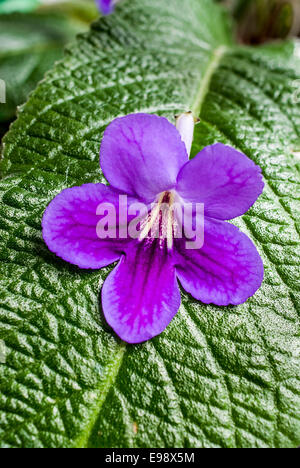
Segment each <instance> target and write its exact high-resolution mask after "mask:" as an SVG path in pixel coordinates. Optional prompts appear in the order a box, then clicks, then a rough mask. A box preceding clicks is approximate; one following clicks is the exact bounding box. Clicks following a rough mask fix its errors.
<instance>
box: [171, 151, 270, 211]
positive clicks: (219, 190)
mask: <svg viewBox="0 0 300 468" xmlns="http://www.w3.org/2000/svg"><path fill="white" fill-rule="evenodd" d="M263 187H264V183H263V180H262V175H261V169H260V167H259V166H257V165H256V164H254V162H253V161H251V159H249V158H248V157H247V156H245V155H244V154H243V153H240V152H239V151H237V150H235V149H234V148H231V147H230V146H226V145H223V144H221V143H217V144H215V145H212V146H207V147H206V148H204V149H203V150H202V151H201V152H200V153H198V154H197V156H195V158H194V159H192V160H190V161H189V162H188V163H187V164H185V166H184V167H183V168H182V169H181V171H180V173H179V175H178V184H177V191H178V193H179V194H180V195H181V196H182V197H183V198H184V199H185V200H187V201H190V202H196V203H204V207H205V214H206V216H210V217H212V218H217V219H232V218H235V217H237V216H240V215H242V214H244V213H245V212H246V211H247V210H248V209H249V208H250V206H252V205H253V203H254V202H255V200H256V199H257V198H258V197H259V195H260V194H261V193H262V191H263Z"/></svg>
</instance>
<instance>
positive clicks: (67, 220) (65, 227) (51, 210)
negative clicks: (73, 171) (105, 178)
mask: <svg viewBox="0 0 300 468" xmlns="http://www.w3.org/2000/svg"><path fill="white" fill-rule="evenodd" d="M118 201H119V192H117V191H116V190H114V189H113V188H111V187H108V186H106V185H103V184H86V185H82V186H81V187H73V188H70V189H66V190H63V191H62V192H61V193H60V194H59V195H57V196H56V197H55V198H54V200H52V201H51V203H50V205H49V206H48V207H47V209H46V211H45V213H44V217H43V221H42V227H43V237H44V240H45V242H46V244H47V245H48V247H49V249H50V250H51V251H52V252H54V253H55V254H56V255H58V256H59V257H61V258H63V259H64V260H66V261H67V262H69V263H72V264H74V265H78V266H79V267H80V268H91V269H97V268H102V267H103V266H106V265H109V264H110V263H113V262H115V261H116V260H118V259H119V258H120V256H121V254H122V251H123V244H124V243H125V242H127V241H126V240H125V239H124V240H118V239H110V238H107V239H100V238H99V237H98V235H97V231H96V228H97V223H98V222H99V220H100V219H101V218H100V217H99V215H97V214H96V211H97V208H98V206H99V204H100V203H109V204H111V205H113V206H114V207H115V208H116V213H117V214H118ZM117 219H118V218H117Z"/></svg>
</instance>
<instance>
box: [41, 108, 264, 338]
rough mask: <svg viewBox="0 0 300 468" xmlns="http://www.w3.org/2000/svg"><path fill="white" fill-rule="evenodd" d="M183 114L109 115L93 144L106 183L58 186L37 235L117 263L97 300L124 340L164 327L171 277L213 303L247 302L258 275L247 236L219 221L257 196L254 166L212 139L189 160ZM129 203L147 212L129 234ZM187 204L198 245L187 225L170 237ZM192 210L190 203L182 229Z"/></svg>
mask: <svg viewBox="0 0 300 468" xmlns="http://www.w3.org/2000/svg"><path fill="white" fill-rule="evenodd" d="M189 119H191V116H187V117H186V119H179V121H178V125H177V128H178V129H177V128H176V127H175V126H173V125H172V124H171V123H170V122H169V121H168V120H167V119H165V118H163V117H158V116H154V115H147V114H132V115H128V116H126V117H122V118H117V119H115V120H114V121H113V122H112V123H111V124H110V125H109V126H108V127H107V128H106V130H105V132H104V136H103V140H102V144H101V151H100V162H101V167H102V170H103V173H104V175H105V177H106V179H107V180H108V182H109V183H110V184H111V185H110V186H106V185H103V184H101V183H99V184H86V185H83V186H81V187H73V188H69V189H66V190H63V191H62V192H61V193H60V194H59V195H58V196H57V197H56V198H55V199H54V200H53V201H52V202H51V203H50V205H49V206H48V208H47V209H46V211H45V214H44V217H43V222H42V225H43V237H44V240H45V242H46V243H47V245H48V247H49V249H50V250H51V251H52V252H54V253H55V254H56V255H58V256H59V257H61V258H63V259H64V260H66V261H67V262H70V263H72V264H75V265H77V266H79V267H80V268H92V269H98V268H102V267H105V266H107V265H109V264H111V263H113V262H116V261H119V262H118V264H117V266H116V267H115V269H114V270H113V271H112V272H111V273H110V275H109V276H108V278H107V279H106V281H105V282H104V285H103V288H102V306H103V311H104V315H105V317H106V320H107V322H108V323H109V324H110V326H111V327H112V328H113V329H114V330H115V332H116V333H117V334H118V335H119V336H120V337H121V338H122V339H123V340H124V341H127V342H129V343H139V342H142V341H145V340H148V339H150V338H152V337H154V336H155V335H158V334H159V333H161V332H162V331H163V330H164V329H165V328H166V327H167V325H168V324H169V323H170V321H171V320H172V318H173V317H174V315H175V314H176V313H177V311H178V309H179V306H180V291H179V285H178V280H179V281H180V283H181V285H182V286H183V288H184V289H185V290H186V291H187V292H189V293H190V294H191V295H192V296H193V297H194V298H196V299H197V300H200V301H202V302H204V303H207V304H208V303H213V304H217V305H220V306H221V305H228V304H233V305H237V304H241V303H243V302H245V301H246V300H247V299H248V298H249V297H250V296H252V295H253V294H254V293H255V291H256V290H257V289H258V288H259V286H260V285H261V282H262V279H263V264H262V260H261V258H260V256H259V254H258V252H257V250H256V248H255V246H254V244H253V243H252V241H251V240H250V239H249V238H248V237H247V236H246V235H245V234H243V233H242V232H240V231H239V229H238V228H236V227H235V226H233V225H232V224H229V223H226V222H225V220H228V219H232V218H235V217H237V216H240V215H242V214H243V213H245V212H246V211H247V210H248V209H249V208H250V206H251V205H252V204H253V203H254V202H255V200H256V199H257V198H258V196H259V195H260V194H261V192H262V190H263V185H264V184H263V181H262V176H261V170H260V168H259V167H258V166H256V165H255V164H254V163H253V162H252V161H251V160H250V159H248V157H247V156H245V155H244V154H242V153H240V152H239V151H237V150H235V149H233V148H231V147H229V146H225V145H223V144H220V143H217V144H214V145H212V146H208V147H206V148H204V149H203V150H202V151H201V152H200V153H199V154H197V156H195V158H193V159H191V160H189V156H188V153H189V150H190V145H191V135H192V132H191V125H192V124H191V122H190V121H189ZM183 140H184V141H183ZM125 195H127V197H126V196H125ZM121 199H122V200H123V202H121V204H120V200H121ZM122 203H123V206H121V205H122ZM133 203H143V206H146V211H145V212H144V213H143V214H142V215H141V218H140V223H139V229H137V236H132V237H130V236H128V235H126V234H125V235H124V230H123V228H124V227H125V228H126V232H127V224H130V222H131V221H132V214H133V213H132V211H130V206H131V205H132V204H133ZM189 203H192V204H195V203H196V204H198V203H199V204H200V203H201V204H204V242H203V245H202V244H201V245H200V247H199V248H188V247H187V246H188V242H187V240H190V239H191V238H192V237H191V236H190V235H189V230H187V232H186V231H184V233H183V234H182V233H181V235H178V232H179V229H178V225H179V224H178V219H177V214H176V213H175V210H174V209H173V208H174V206H175V204H176V206H177V207H178V206H179V207H182V208H185V206H187V205H188V204H189ZM161 205H164V208H165V209H164V210H162V211H161V210H160V209H159V208H160V206H161ZM99 206H100V207H101V206H102V207H103V206H104V207H106V208H107V209H108V211H109V207H111V208H114V210H113V211H114V212H115V213H114V214H115V215H116V217H115V225H114V226H110V228H111V230H112V231H114V234H115V236H113V237H114V238H111V237H110V236H109V235H108V236H107V237H106V238H104V237H105V236H102V238H100V237H101V236H99V235H98V234H99V233H98V227H99V219H100V217H99V215H100V214H102V215H103V214H104V211H102V212H101V213H100V211H101V210H100V211H99ZM124 208H125V211H124ZM121 213H123V214H122V216H121ZM124 213H125V216H124ZM127 215H128V218H127V219H126V217H127ZM197 216H198V212H197V211H195V210H191V211H190V218H191V220H192V224H191V226H192V227H190V230H191V229H192V228H193V227H194V226H195V225H196V224H197V221H198V219H197ZM101 219H103V218H101ZM184 222H185V218H184ZM184 222H183V224H184ZM155 224H156V226H157V228H158V229H157V230H154V231H155V233H154V232H153V229H152V228H153V227H154V225H155ZM200 224H201V226H202V227H203V222H202V223H200ZM100 225H101V223H100ZM100 227H101V226H100ZM116 232H117V234H116ZM121 232H122V234H121ZM110 234H111V233H110Z"/></svg>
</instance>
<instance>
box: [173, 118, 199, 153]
mask: <svg viewBox="0 0 300 468" xmlns="http://www.w3.org/2000/svg"><path fill="white" fill-rule="evenodd" d="M176 128H177V130H178V131H179V133H180V136H181V139H182V141H183V142H184V144H185V147H186V151H187V154H188V156H190V153H191V148H192V143H193V138H194V128H195V118H194V116H193V113H192V112H184V113H183V114H180V115H178V116H177V117H176Z"/></svg>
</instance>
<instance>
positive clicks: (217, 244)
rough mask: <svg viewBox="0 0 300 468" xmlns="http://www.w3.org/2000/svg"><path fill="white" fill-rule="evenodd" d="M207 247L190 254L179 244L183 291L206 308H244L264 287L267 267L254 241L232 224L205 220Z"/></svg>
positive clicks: (178, 263) (178, 254) (179, 277)
mask: <svg viewBox="0 0 300 468" xmlns="http://www.w3.org/2000/svg"><path fill="white" fill-rule="evenodd" d="M204 226H205V234H204V245H203V247H202V248H201V249H197V250H187V249H186V244H185V240H184V239H180V240H176V249H177V253H176V254H175V255H176V271H177V276H178V279H179V280H180V282H181V284H182V286H183V288H184V289H185V290H186V291H187V292H189V293H190V294H191V295H192V296H193V297H194V298H195V299H198V300H200V301H202V302H204V303H205V304H209V303H213V304H216V305H219V306H221V305H223V306H224V305H228V304H233V305H237V304H242V303H243V302H245V301H246V300H247V299H248V298H249V297H250V296H252V295H253V294H254V293H255V291H256V290H257V289H258V288H259V287H260V285H261V283H262V280H263V271H264V270H263V263H262V260H261V257H260V255H259V253H258V251H257V250H256V247H255V246H254V244H253V243H252V241H251V240H250V239H249V238H248V237H247V236H246V235H245V234H244V233H242V232H241V231H239V229H238V228H237V227H235V226H233V225H232V224H229V223H225V222H224V221H218V220H213V219H207V218H205V223H204Z"/></svg>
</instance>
